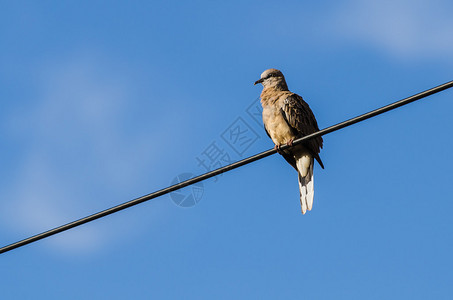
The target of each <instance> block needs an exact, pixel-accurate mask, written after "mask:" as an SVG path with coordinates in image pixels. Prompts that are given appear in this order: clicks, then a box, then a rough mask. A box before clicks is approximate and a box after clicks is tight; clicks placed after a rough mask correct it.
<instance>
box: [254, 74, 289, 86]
mask: <svg viewBox="0 0 453 300" xmlns="http://www.w3.org/2000/svg"><path fill="white" fill-rule="evenodd" d="M258 83H261V84H262V85H263V87H264V88H270V87H273V88H276V89H282V90H287V89H288V86H287V85H286V81H285V76H283V73H282V72H280V71H279V70H277V69H267V70H266V71H264V72H263V73H262V74H261V78H260V79H259V80H257V81H255V85H257V84H258Z"/></svg>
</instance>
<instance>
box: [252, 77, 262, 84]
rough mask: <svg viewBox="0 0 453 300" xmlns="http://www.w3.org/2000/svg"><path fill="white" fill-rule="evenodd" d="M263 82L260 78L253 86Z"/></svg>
mask: <svg viewBox="0 0 453 300" xmlns="http://www.w3.org/2000/svg"><path fill="white" fill-rule="evenodd" d="M263 81H264V79H263V78H260V79H259V80H257V81H255V84H254V85H257V84H258V83H262V82H263Z"/></svg>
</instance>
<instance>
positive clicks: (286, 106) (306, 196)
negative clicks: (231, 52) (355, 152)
mask: <svg viewBox="0 0 453 300" xmlns="http://www.w3.org/2000/svg"><path fill="white" fill-rule="evenodd" d="M260 83H261V84H262V85H263V90H262V92H261V95H260V98H261V105H262V107H263V123H264V129H265V130H266V133H267V135H268V136H269V137H270V138H271V139H272V141H273V142H274V144H275V147H274V148H275V149H276V150H277V152H278V153H280V154H281V155H282V156H283V158H284V159H285V160H286V161H287V162H288V163H289V164H290V165H291V166H292V167H293V168H294V169H296V171H297V173H298V180H299V193H300V205H301V209H302V214H305V213H306V212H307V210H308V211H310V210H311V209H312V207H313V198H314V182H313V167H314V166H313V165H314V159H316V160H317V162H318V163H319V165H320V166H321V168H323V169H324V164H323V163H322V161H321V158H320V157H319V153H320V151H321V148H322V146H323V140H322V137H321V136H318V137H316V138H313V139H310V140H308V141H307V142H305V143H302V144H298V145H295V146H293V141H294V140H295V139H298V138H301V137H303V136H306V135H309V134H311V133H314V132H316V131H319V128H318V123H317V122H316V118H315V116H314V114H313V112H312V110H311V109H310V106H308V104H307V103H306V102H305V101H304V99H303V98H302V97H301V96H299V95H297V94H295V93H293V92H291V91H290V90H289V89H288V85H287V84H286V80H285V77H284V76H283V73H282V72H281V71H280V70H277V69H267V70H265V71H264V72H263V73H262V74H261V76H260V79H259V80H257V81H256V82H255V85H257V84H260ZM282 145H288V146H290V147H289V148H287V149H285V150H281V149H280V147H281V146H282Z"/></svg>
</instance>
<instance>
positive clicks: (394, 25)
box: [331, 0, 453, 59]
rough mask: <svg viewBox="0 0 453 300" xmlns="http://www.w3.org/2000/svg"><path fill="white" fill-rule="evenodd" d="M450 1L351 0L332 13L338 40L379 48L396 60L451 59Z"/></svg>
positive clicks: (452, 41) (452, 31)
mask: <svg viewBox="0 0 453 300" xmlns="http://www.w3.org/2000/svg"><path fill="white" fill-rule="evenodd" d="M452 9H453V5H452V4H451V2H448V1H442V0H434V1H428V0H422V1H410V0H392V1H389V0H386V1H361V0H351V1H348V2H346V4H345V5H344V6H342V7H340V8H338V7H337V8H336V9H335V11H334V12H333V14H334V17H333V24H334V25H335V27H334V28H331V30H332V31H334V32H335V33H336V34H338V35H339V36H340V37H346V38H347V39H349V40H352V41H354V40H358V41H359V42H363V43H367V44H370V45H371V46H373V47H379V48H381V49H382V50H385V51H387V52H388V53H390V54H392V55H395V56H397V57H398V58H408V59H414V58H440V59H445V58H450V59H451V57H452V56H453V18H451V14H450V12H451V11H452Z"/></svg>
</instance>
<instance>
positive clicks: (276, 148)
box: [274, 144, 282, 153]
mask: <svg viewBox="0 0 453 300" xmlns="http://www.w3.org/2000/svg"><path fill="white" fill-rule="evenodd" d="M281 146H282V145H281V144H277V145H275V146H274V150H277V152H278V153H281V151H280V147H281Z"/></svg>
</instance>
